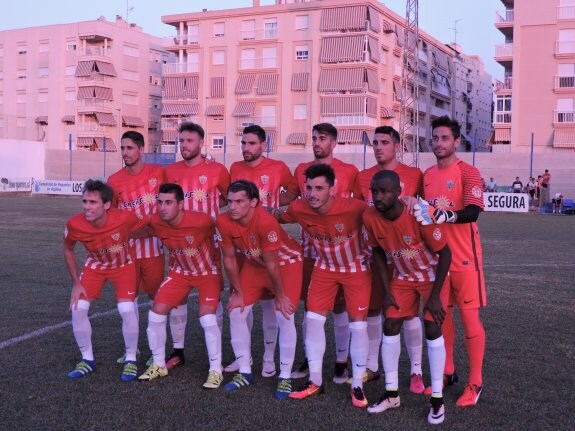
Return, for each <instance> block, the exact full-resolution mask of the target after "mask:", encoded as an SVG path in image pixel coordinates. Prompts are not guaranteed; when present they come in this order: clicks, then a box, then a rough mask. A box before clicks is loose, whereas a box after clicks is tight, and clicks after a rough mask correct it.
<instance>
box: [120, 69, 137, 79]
mask: <svg viewBox="0 0 575 431" xmlns="http://www.w3.org/2000/svg"><path fill="white" fill-rule="evenodd" d="M122 77H123V78H124V79H127V80H128V81H139V80H140V74H139V73H138V72H132V71H131V70H122Z"/></svg>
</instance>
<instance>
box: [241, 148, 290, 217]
mask: <svg viewBox="0 0 575 431" xmlns="http://www.w3.org/2000/svg"><path fill="white" fill-rule="evenodd" d="M262 159H263V160H262V162H261V163H260V164H259V165H258V166H255V167H251V166H248V164H247V163H246V162H245V161H243V160H242V161H238V162H234V163H233V164H232V166H231V167H230V177H231V182H234V181H237V180H248V181H251V182H252V183H254V184H255V185H256V186H257V188H258V190H259V191H260V205H261V206H262V208H268V207H271V208H279V207H280V193H281V189H282V188H283V189H285V190H287V188H288V187H289V185H290V183H291V181H292V174H291V172H290V170H289V168H288V167H287V165H286V164H285V163H284V162H282V161H280V160H272V159H268V158H265V157H262Z"/></svg>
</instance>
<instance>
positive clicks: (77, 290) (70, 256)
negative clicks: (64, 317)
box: [64, 239, 86, 310]
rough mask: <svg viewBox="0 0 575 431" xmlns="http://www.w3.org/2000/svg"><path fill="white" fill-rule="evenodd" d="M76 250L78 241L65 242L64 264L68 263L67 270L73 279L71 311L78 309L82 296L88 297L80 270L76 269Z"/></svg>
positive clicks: (68, 240) (67, 240) (66, 240)
mask: <svg viewBox="0 0 575 431" xmlns="http://www.w3.org/2000/svg"><path fill="white" fill-rule="evenodd" d="M75 248H76V241H74V240H70V239H65V240H64V262H66V268H68V273H69V274H70V278H71V279H72V293H71V295H70V310H72V308H74V309H76V307H77V306H78V300H79V299H80V297H81V296H82V295H84V296H86V289H84V286H82V283H81V282H80V277H79V276H78V268H77V267H76V255H75V253H74V249H75Z"/></svg>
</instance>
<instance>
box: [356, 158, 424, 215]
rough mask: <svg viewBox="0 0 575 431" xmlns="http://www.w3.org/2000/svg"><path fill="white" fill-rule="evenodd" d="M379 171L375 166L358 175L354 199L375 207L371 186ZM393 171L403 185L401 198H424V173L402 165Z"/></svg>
mask: <svg viewBox="0 0 575 431" xmlns="http://www.w3.org/2000/svg"><path fill="white" fill-rule="evenodd" d="M379 171H380V169H379V166H377V165H375V166H372V167H371V168H368V169H364V170H363V171H361V172H360V173H359V174H358V175H357V179H356V181H355V187H354V190H353V197H354V198H356V199H361V200H364V201H366V202H367V204H368V205H369V206H373V196H372V195H371V188H370V184H371V179H372V178H373V176H374V175H375V174H377V173H378V172H379ZM393 171H394V172H395V173H396V174H397V175H399V181H400V185H401V195H400V196H413V197H416V196H423V172H421V170H420V169H419V168H413V167H411V166H407V165H404V164H403V163H400V164H399V165H398V166H397V167H396V168H395V169H394V170H393Z"/></svg>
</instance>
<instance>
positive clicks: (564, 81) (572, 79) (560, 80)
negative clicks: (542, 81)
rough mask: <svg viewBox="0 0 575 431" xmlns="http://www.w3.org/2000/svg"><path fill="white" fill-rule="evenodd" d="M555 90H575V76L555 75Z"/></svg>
mask: <svg viewBox="0 0 575 431" xmlns="http://www.w3.org/2000/svg"><path fill="white" fill-rule="evenodd" d="M555 88H556V89H557V88H575V76H557V75H555Z"/></svg>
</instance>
